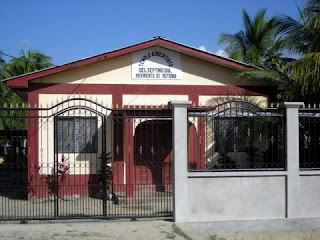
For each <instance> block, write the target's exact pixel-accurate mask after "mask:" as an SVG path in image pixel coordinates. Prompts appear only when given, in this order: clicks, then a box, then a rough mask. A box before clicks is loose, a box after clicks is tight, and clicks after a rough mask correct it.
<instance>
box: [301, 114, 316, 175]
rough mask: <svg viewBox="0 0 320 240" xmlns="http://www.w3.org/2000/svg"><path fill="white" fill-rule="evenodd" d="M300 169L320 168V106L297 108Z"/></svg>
mask: <svg viewBox="0 0 320 240" xmlns="http://www.w3.org/2000/svg"><path fill="white" fill-rule="evenodd" d="M299 146H300V149H299V154H300V156H299V157H300V169H320V108H300V109H299Z"/></svg>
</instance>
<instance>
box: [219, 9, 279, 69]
mask: <svg viewBox="0 0 320 240" xmlns="http://www.w3.org/2000/svg"><path fill="white" fill-rule="evenodd" d="M242 13H243V24H244V29H243V30H241V31H239V32H237V33H235V34H225V33H224V34H221V36H220V39H219V43H220V44H221V43H226V44H227V48H226V49H225V51H226V53H227V54H228V56H229V57H230V58H232V59H235V60H238V61H242V62H245V63H248V64H252V65H255V66H257V67H265V66H266V65H270V64H271V62H272V60H273V59H275V58H280V55H281V53H280V51H279V50H280V49H281V48H282V46H283V42H282V39H280V38H277V31H276V23H277V21H276V19H275V18H271V19H267V18H266V16H265V14H266V10H265V9H263V10H260V11H259V12H258V13H257V14H256V16H255V17H254V19H252V18H251V17H250V16H249V15H248V13H247V12H246V11H245V10H242Z"/></svg>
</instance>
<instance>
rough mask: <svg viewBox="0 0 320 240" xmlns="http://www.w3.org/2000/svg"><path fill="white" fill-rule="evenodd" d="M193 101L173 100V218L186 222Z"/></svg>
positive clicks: (170, 103)
mask: <svg viewBox="0 0 320 240" xmlns="http://www.w3.org/2000/svg"><path fill="white" fill-rule="evenodd" d="M191 103H192V102H191V101H171V102H169V103H168V104H169V105H170V106H172V107H173V121H172V130H173V131H172V132H173V139H172V140H173V141H172V145H173V147H172V149H173V176H174V177H173V192H174V197H173V218H174V221H175V222H185V221H186V220H187V218H188V216H187V213H188V185H187V180H188V179H187V172H188V109H187V108H188V106H189V105H190V104H191Z"/></svg>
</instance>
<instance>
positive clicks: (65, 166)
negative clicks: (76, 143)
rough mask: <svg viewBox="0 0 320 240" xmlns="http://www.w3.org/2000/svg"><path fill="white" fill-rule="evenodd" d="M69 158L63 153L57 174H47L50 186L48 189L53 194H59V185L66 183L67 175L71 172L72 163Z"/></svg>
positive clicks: (47, 182)
mask: <svg viewBox="0 0 320 240" xmlns="http://www.w3.org/2000/svg"><path fill="white" fill-rule="evenodd" d="M68 160H69V159H68V158H67V157H65V156H64V155H62V157H61V162H58V166H57V168H58V169H57V175H55V174H51V175H47V176H45V177H44V178H45V181H46V184H47V186H48V191H49V193H51V194H55V195H58V193H59V187H60V186H61V184H65V183H66V178H67V175H69V174H70V165H69V163H68Z"/></svg>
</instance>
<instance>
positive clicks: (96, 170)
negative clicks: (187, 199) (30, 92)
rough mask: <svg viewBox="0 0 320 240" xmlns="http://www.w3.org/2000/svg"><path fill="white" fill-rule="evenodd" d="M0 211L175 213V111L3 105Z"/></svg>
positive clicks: (80, 104)
mask: <svg viewBox="0 0 320 240" xmlns="http://www.w3.org/2000/svg"><path fill="white" fill-rule="evenodd" d="M0 113H1V114H0V121H1V122H0V127H1V126H3V129H4V130H1V131H0V134H1V136H0V137H1V138H0V140H1V142H0V180H1V182H0V219H1V220H9V219H58V218H117V217H120V218H123V217H129V218H135V217H171V216H172V190H173V189H172V160H173V159H172V143H171V134H172V130H171V126H172V124H171V111H170V110H168V109H159V108H157V109H147V108H145V109H141V108H140V109H128V108H126V109H113V108H107V107H105V106H103V104H98V103H97V101H92V100H89V99H84V98H73V99H68V100H65V101H61V102H59V103H57V104H55V105H52V106H50V107H49V106H46V107H45V108H44V107H42V106H40V107H37V106H33V107H31V106H28V107H26V106H25V107H12V106H11V107H4V108H1V109H0Z"/></svg>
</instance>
